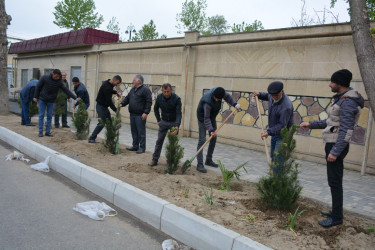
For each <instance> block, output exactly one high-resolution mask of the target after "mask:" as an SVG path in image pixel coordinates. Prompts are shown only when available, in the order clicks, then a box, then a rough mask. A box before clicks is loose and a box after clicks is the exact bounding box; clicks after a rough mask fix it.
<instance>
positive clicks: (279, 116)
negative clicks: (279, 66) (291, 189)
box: [253, 81, 293, 172]
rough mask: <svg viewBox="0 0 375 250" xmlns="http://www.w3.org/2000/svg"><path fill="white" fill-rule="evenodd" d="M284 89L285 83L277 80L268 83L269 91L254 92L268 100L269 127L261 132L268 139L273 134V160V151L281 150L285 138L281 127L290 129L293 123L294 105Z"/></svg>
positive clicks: (263, 137)
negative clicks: (281, 133)
mask: <svg viewBox="0 0 375 250" xmlns="http://www.w3.org/2000/svg"><path fill="white" fill-rule="evenodd" d="M283 89H284V84H283V83H282V82H279V81H275V82H271V83H270V84H269V85H268V88H267V92H268V93H265V92H258V91H254V92H253V94H254V96H258V98H259V99H261V100H264V101H268V129H267V130H266V131H264V132H262V133H261V138H262V140H266V139H267V137H268V136H269V135H270V136H272V138H271V152H270V154H271V159H272V161H273V160H274V158H273V153H274V152H278V151H279V147H280V143H281V142H282V140H283V138H282V137H281V135H280V132H281V129H283V128H284V127H287V128H288V129H289V128H290V127H291V126H292V125H293V105H292V102H291V101H290V99H289V97H288V96H287V95H286V94H285V93H284V90H283ZM259 117H260V114H259ZM281 161H282V159H281ZM277 171H278V169H274V172H277Z"/></svg>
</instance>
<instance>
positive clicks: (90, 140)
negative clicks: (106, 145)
mask: <svg viewBox="0 0 375 250" xmlns="http://www.w3.org/2000/svg"><path fill="white" fill-rule="evenodd" d="M89 143H99V142H97V141H95V139H89Z"/></svg>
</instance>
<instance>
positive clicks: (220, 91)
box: [214, 87, 225, 99]
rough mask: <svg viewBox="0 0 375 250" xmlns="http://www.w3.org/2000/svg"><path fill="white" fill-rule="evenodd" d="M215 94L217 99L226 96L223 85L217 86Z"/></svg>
mask: <svg viewBox="0 0 375 250" xmlns="http://www.w3.org/2000/svg"><path fill="white" fill-rule="evenodd" d="M214 96H215V97H216V98H217V99H223V97H224V96H225V90H224V89H223V88H222V87H217V88H216V89H215V90H214Z"/></svg>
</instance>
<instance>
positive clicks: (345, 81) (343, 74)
mask: <svg viewBox="0 0 375 250" xmlns="http://www.w3.org/2000/svg"><path fill="white" fill-rule="evenodd" d="M352 78H353V75H352V72H350V71H349V70H347V69H341V70H339V71H336V72H335V73H333V75H332V76H331V82H333V83H336V84H339V85H341V86H344V87H349V86H350V81H351V80H352Z"/></svg>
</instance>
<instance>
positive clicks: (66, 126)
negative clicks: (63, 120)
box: [62, 125, 70, 128]
mask: <svg viewBox="0 0 375 250" xmlns="http://www.w3.org/2000/svg"><path fill="white" fill-rule="evenodd" d="M62 127H63V128H70V126H68V125H62Z"/></svg>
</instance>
